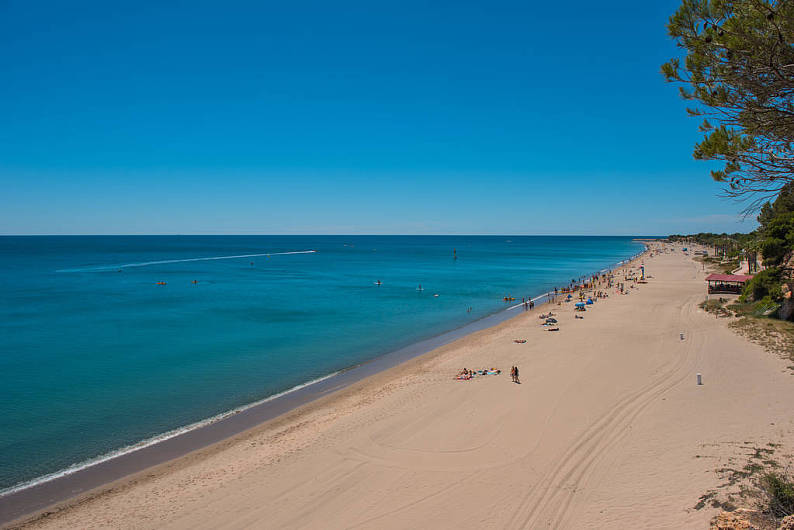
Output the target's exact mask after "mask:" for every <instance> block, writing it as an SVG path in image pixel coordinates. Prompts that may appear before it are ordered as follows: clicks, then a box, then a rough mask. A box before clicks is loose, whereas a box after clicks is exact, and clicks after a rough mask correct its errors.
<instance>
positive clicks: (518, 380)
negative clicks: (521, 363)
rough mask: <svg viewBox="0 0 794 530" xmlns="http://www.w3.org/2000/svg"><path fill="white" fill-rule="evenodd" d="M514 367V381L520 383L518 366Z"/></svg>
mask: <svg viewBox="0 0 794 530" xmlns="http://www.w3.org/2000/svg"><path fill="white" fill-rule="evenodd" d="M514 368H515V371H516V378H515V382H516V383H519V384H521V380H520V379H519V378H518V366H515V367H514Z"/></svg>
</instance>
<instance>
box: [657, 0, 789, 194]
mask: <svg viewBox="0 0 794 530" xmlns="http://www.w3.org/2000/svg"><path fill="white" fill-rule="evenodd" d="M668 31H669V34H670V35H671V36H672V37H673V38H674V39H675V40H676V42H677V44H678V46H679V47H680V48H682V49H683V50H684V53H685V55H684V57H683V62H682V61H681V59H678V58H675V59H672V60H671V61H670V62H668V63H666V64H664V65H663V66H662V73H663V74H664V76H665V77H666V79H667V80H668V81H672V82H679V83H681V86H680V87H679V89H680V91H681V95H682V96H683V97H684V98H685V99H687V100H689V101H692V102H693V103H694V106H693V107H691V108H688V109H687V111H688V112H689V114H690V115H693V116H701V117H704V120H703V123H702V125H701V127H700V130H701V131H702V132H704V133H705V134H704V138H703V140H702V141H701V142H699V143H697V144H696V145H695V149H694V157H695V158H696V159H700V160H716V161H720V162H722V163H723V165H722V168H721V169H718V170H714V171H712V172H711V174H712V177H713V178H714V179H715V180H717V181H719V182H723V183H724V184H725V185H726V192H727V194H728V195H729V196H733V197H740V196H745V197H747V196H751V197H753V196H754V197H756V200H757V201H758V202H757V203H756V204H758V203H760V202H762V201H763V200H765V199H766V198H768V197H771V196H773V195H774V194H776V193H777V192H778V191H779V190H780V189H781V188H782V187H783V186H784V185H785V184H786V183H788V182H790V181H792V180H794V103H793V102H792V97H793V96H794V47H792V43H794V0H683V3H682V5H681V6H680V7H679V9H678V11H677V12H676V13H675V14H674V15H673V16H672V17H670V21H669V24H668ZM758 194H761V198H760V199H758Z"/></svg>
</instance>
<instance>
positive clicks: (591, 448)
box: [508, 302, 704, 528]
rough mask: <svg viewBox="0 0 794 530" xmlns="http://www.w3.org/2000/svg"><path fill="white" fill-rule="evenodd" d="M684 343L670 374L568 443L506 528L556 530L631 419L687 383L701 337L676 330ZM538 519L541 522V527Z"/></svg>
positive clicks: (686, 309) (687, 312) (685, 314)
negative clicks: (669, 392) (567, 447)
mask: <svg viewBox="0 0 794 530" xmlns="http://www.w3.org/2000/svg"><path fill="white" fill-rule="evenodd" d="M693 309H694V305H693V303H691V302H690V303H687V304H685V305H684V306H682V307H681V311H680V313H681V314H680V318H681V322H682V323H683V322H687V321H688V320H689V319H690V318H691V315H692V313H693V312H694V311H693ZM682 329H684V330H685V332H686V334H687V337H688V339H689V340H687V341H686V342H684V343H683V347H684V351H682V352H680V353H678V354H677V355H678V359H677V360H676V361H675V362H674V364H673V366H672V368H671V369H670V370H668V371H667V372H665V373H664V374H663V375H662V376H660V377H657V378H655V379H654V380H652V381H651V382H650V383H649V384H647V385H645V386H644V387H642V388H641V389H639V390H637V391H635V392H632V393H631V394H629V395H627V396H626V397H624V398H623V399H621V400H620V401H618V403H617V404H616V405H615V406H614V407H613V408H611V409H610V410H609V411H608V412H607V413H605V414H603V415H602V416H601V417H600V418H598V419H596V420H595V421H594V422H592V423H591V424H590V426H589V427H588V428H587V429H585V431H584V432H583V433H582V434H581V435H580V436H579V437H578V438H576V440H575V441H574V442H573V444H572V445H571V446H570V447H569V449H568V450H567V451H566V452H565V453H564V454H563V455H562V457H560V459H559V460H558V463H557V465H556V466H555V467H554V468H553V469H552V470H551V471H550V472H549V473H547V474H546V475H545V476H544V477H543V479H541V480H540V481H539V482H538V484H537V485H536V486H535V487H534V488H532V489H531V490H530V491H529V492H528V493H527V495H526V496H525V497H524V499H523V501H522V503H521V505H520V506H519V507H518V508H517V510H516V512H515V513H514V514H513V517H512V518H511V520H510V523H509V524H508V526H509V527H511V528H517V527H524V528H527V527H528V528H539V527H542V526H547V527H550V528H560V527H562V525H563V524H564V521H565V519H566V516H567V515H568V513H569V510H570V507H571V503H572V502H573V500H574V497H575V495H576V493H577V491H579V490H581V489H582V488H583V487H584V485H585V484H586V482H587V479H588V477H589V476H590V474H591V473H592V471H593V468H594V466H595V465H596V464H597V463H598V461H599V460H601V459H602V458H603V457H604V456H605V455H606V453H607V452H608V450H609V448H610V447H612V446H614V445H615V444H616V443H617V442H618V441H619V440H620V439H622V438H623V437H624V436H625V435H626V434H628V432H627V429H628V427H629V426H630V425H631V423H632V422H633V421H634V419H635V418H636V417H637V416H638V415H639V414H640V413H641V412H642V411H643V410H645V409H646V408H647V407H648V406H649V405H651V404H652V403H653V402H654V400H655V399H656V398H658V397H659V396H661V395H662V394H664V393H665V392H667V391H668V390H670V389H671V388H673V387H674V386H676V385H678V384H679V383H681V382H682V381H683V380H684V379H686V378H687V377H689V375H690V373H689V372H690V371H689V370H683V368H684V367H685V366H687V365H689V364H693V363H694V358H693V357H694V355H693V354H694V353H695V352H697V351H698V350H699V349H700V348H699V346H700V345H701V344H702V342H703V340H704V339H703V336H702V335H698V334H692V332H691V330H690V329H689V327H688V326H686V325H682ZM544 514H548V515H546V518H545V519H546V520H545V521H541V519H542V518H543V516H544Z"/></svg>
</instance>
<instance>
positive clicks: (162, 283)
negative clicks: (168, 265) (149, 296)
mask: <svg viewBox="0 0 794 530" xmlns="http://www.w3.org/2000/svg"><path fill="white" fill-rule="evenodd" d="M165 284H166V283H165V282H157V285H165Z"/></svg>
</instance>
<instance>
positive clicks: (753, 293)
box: [740, 268, 783, 302]
mask: <svg viewBox="0 0 794 530" xmlns="http://www.w3.org/2000/svg"><path fill="white" fill-rule="evenodd" d="M781 283H782V279H781V272H780V269H776V268H771V269H766V270H763V271H761V272H759V273H758V274H756V275H755V276H753V278H752V279H751V280H750V281H748V282H747V284H746V285H745V286H744V291H742V296H741V297H740V301H741V302H747V301H750V300H757V301H760V300H762V299H764V298H765V297H769V299H770V301H772V302H780V301H781V300H783V291H782V290H781V288H780V285H781Z"/></svg>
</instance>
